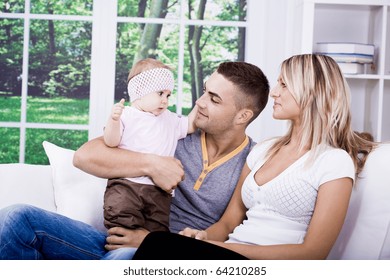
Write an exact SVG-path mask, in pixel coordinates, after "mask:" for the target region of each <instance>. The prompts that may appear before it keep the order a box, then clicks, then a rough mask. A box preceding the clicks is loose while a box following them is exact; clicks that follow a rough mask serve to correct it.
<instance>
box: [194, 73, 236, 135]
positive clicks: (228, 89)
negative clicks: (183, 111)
mask: <svg viewBox="0 0 390 280" xmlns="http://www.w3.org/2000/svg"><path fill="white" fill-rule="evenodd" d="M235 94H237V89H236V87H235V86H234V85H233V83H232V82H230V81H228V80H227V79H225V78H224V76H222V75H221V74H219V73H217V72H214V73H213V74H212V75H211V76H210V78H209V79H208V80H207V81H206V82H205V84H204V88H203V95H202V96H201V97H199V99H198V100H197V101H196V104H197V105H198V107H199V109H198V114H197V116H196V119H195V125H196V126H197V127H198V128H200V129H202V130H203V131H205V132H207V133H209V134H218V133H225V132H227V131H228V130H230V129H232V127H233V122H234V118H235V116H236V114H237V108H236V105H235V102H234V95H235Z"/></svg>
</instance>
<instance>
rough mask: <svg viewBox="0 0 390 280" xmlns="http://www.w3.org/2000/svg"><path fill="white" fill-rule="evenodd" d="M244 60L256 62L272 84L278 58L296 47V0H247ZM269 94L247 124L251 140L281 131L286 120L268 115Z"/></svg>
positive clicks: (297, 6) (283, 56) (297, 41)
mask: <svg viewBox="0 0 390 280" xmlns="http://www.w3.org/2000/svg"><path fill="white" fill-rule="evenodd" d="M248 2H250V8H249V9H248V11H247V12H248V21H249V22H250V25H249V26H250V27H248V29H247V50H246V57H247V61H248V62H250V63H253V64H256V65H257V66H259V67H260V68H261V69H262V70H263V71H264V73H265V75H266V76H267V78H268V80H269V82H270V86H271V89H272V87H273V86H274V85H275V84H276V80H277V77H278V75H279V66H280V64H281V62H282V61H283V60H284V59H286V58H288V57H289V56H291V55H293V54H294V53H296V50H299V49H300V38H301V36H300V30H301V29H300V21H299V17H300V16H301V14H300V12H299V11H300V5H301V1H300V0H260V1H259V0H249V1H248ZM272 106H273V100H272V99H271V98H270V99H269V101H268V104H267V107H266V108H265V109H264V111H263V112H262V113H261V115H260V116H259V117H258V118H257V119H256V120H255V121H254V122H253V123H252V124H251V125H250V126H249V127H248V129H247V133H248V135H249V136H251V137H252V138H253V139H254V140H255V141H261V140H264V139H267V138H269V137H273V136H278V135H282V134H283V133H284V132H285V131H286V126H287V124H286V122H285V121H280V120H274V119H273V118H272Z"/></svg>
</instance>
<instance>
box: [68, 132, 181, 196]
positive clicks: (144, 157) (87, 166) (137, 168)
mask: <svg viewBox="0 0 390 280" xmlns="http://www.w3.org/2000/svg"><path fill="white" fill-rule="evenodd" d="M73 164H74V166H76V167H77V168H80V169H81V170H83V171H85V172H87V173H90V174H92V175H95V176H97V177H102V178H123V177H138V176H149V177H151V178H152V180H153V181H154V183H155V184H156V185H157V186H159V187H160V188H161V189H163V190H165V191H167V192H171V190H172V189H174V188H176V186H177V184H178V183H179V182H181V181H182V180H183V178H184V170H183V166H182V165H181V162H180V161H179V160H177V159H175V158H173V157H162V156H157V155H154V154H144V153H138V152H133V151H129V150H125V149H120V148H110V147H107V146H106V145H105V144H104V142H103V137H99V138H95V139H93V140H90V141H88V142H87V143H85V144H84V145H82V146H81V147H80V148H79V149H78V150H77V151H76V152H75V154H74V157H73Z"/></svg>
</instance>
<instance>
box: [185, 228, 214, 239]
mask: <svg viewBox="0 0 390 280" xmlns="http://www.w3.org/2000/svg"><path fill="white" fill-rule="evenodd" d="M179 234H181V235H184V236H187V237H191V238H195V239H199V240H207V232H206V231H204V230H199V229H193V228H188V227H187V228H185V229H183V230H182V231H180V232H179Z"/></svg>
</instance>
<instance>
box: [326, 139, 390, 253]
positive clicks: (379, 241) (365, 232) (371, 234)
mask: <svg viewBox="0 0 390 280" xmlns="http://www.w3.org/2000/svg"><path fill="white" fill-rule="evenodd" d="M389 161H390V143H386V144H385V143H382V144H381V145H380V146H379V147H378V148H377V149H376V150H374V151H373V152H372V153H371V154H370V155H369V157H368V159H367V161H366V165H365V167H364V169H363V171H362V173H361V174H360V175H359V178H358V179H357V181H356V185H355V187H354V189H353V191H352V196H351V200H350V205H349V208H348V213H347V217H346V220H345V222H344V225H343V228H342V230H341V233H340V235H339V237H338V239H337V241H336V244H335V246H333V249H332V251H331V253H330V254H329V256H328V258H329V259H366V260H367V259H389V258H390V164H389Z"/></svg>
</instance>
